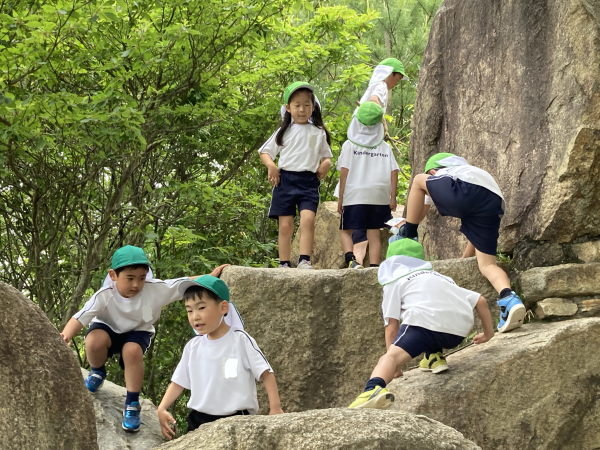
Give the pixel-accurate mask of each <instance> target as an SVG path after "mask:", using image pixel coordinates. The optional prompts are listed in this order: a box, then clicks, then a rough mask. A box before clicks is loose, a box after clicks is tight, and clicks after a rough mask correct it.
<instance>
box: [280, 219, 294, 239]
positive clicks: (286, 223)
mask: <svg viewBox="0 0 600 450" xmlns="http://www.w3.org/2000/svg"><path fill="white" fill-rule="evenodd" d="M293 233H294V219H293V218H290V219H284V220H280V221H279V234H281V235H283V236H290V237H291V236H292V234H293Z"/></svg>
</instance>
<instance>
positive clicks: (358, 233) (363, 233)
mask: <svg viewBox="0 0 600 450" xmlns="http://www.w3.org/2000/svg"><path fill="white" fill-rule="evenodd" d="M366 240H367V230H363V229H361V230H352V243H353V244H360V243H361V242H365V241H366Z"/></svg>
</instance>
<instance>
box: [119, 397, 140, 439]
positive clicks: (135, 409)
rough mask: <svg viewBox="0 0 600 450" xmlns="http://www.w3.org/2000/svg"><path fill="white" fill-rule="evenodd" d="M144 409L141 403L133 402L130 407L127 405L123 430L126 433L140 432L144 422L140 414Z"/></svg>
mask: <svg viewBox="0 0 600 450" xmlns="http://www.w3.org/2000/svg"><path fill="white" fill-rule="evenodd" d="M141 411H142V407H141V405H140V404H139V402H131V404H129V405H125V410H124V411H123V429H124V430H125V431H132V432H135V431H139V430H140V424H141V423H142V420H141V418H140V412H141Z"/></svg>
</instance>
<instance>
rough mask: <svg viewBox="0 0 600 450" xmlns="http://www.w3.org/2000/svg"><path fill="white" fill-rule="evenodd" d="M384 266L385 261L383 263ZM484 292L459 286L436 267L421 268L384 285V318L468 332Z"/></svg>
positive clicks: (425, 326) (431, 328)
mask: <svg viewBox="0 0 600 450" xmlns="http://www.w3.org/2000/svg"><path fill="white" fill-rule="evenodd" d="M382 266H383V264H382ZM479 297H480V294H478V293H477V292H473V291H470V290H468V289H464V288H461V287H460V286H457V285H456V283H455V282H454V281H453V280H452V278H450V277H446V276H444V275H442V274H440V273H438V272H435V271H434V270H417V271H415V272H412V273H409V274H407V275H405V276H403V277H401V278H399V279H398V280H396V281H394V282H392V283H390V284H386V285H385V286H383V303H382V305H381V308H382V310H383V320H384V323H385V325H386V326H387V324H388V319H396V320H400V321H402V323H403V324H406V325H414V326H417V327H422V328H426V329H428V330H431V331H438V332H442V333H450V334H454V335H456V336H467V335H468V334H469V332H470V331H471V329H472V328H473V324H474V321H473V308H475V305H476V304H477V301H478V300H479Z"/></svg>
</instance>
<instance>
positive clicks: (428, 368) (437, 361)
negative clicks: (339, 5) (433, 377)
mask: <svg viewBox="0 0 600 450" xmlns="http://www.w3.org/2000/svg"><path fill="white" fill-rule="evenodd" d="M419 368H420V369H421V371H422V372H433V373H440V372H443V371H445V370H448V363H447V362H446V358H444V355H443V354H442V352H438V353H432V354H431V355H429V358H427V357H424V358H423V359H422V360H421V362H420V363H419Z"/></svg>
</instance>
